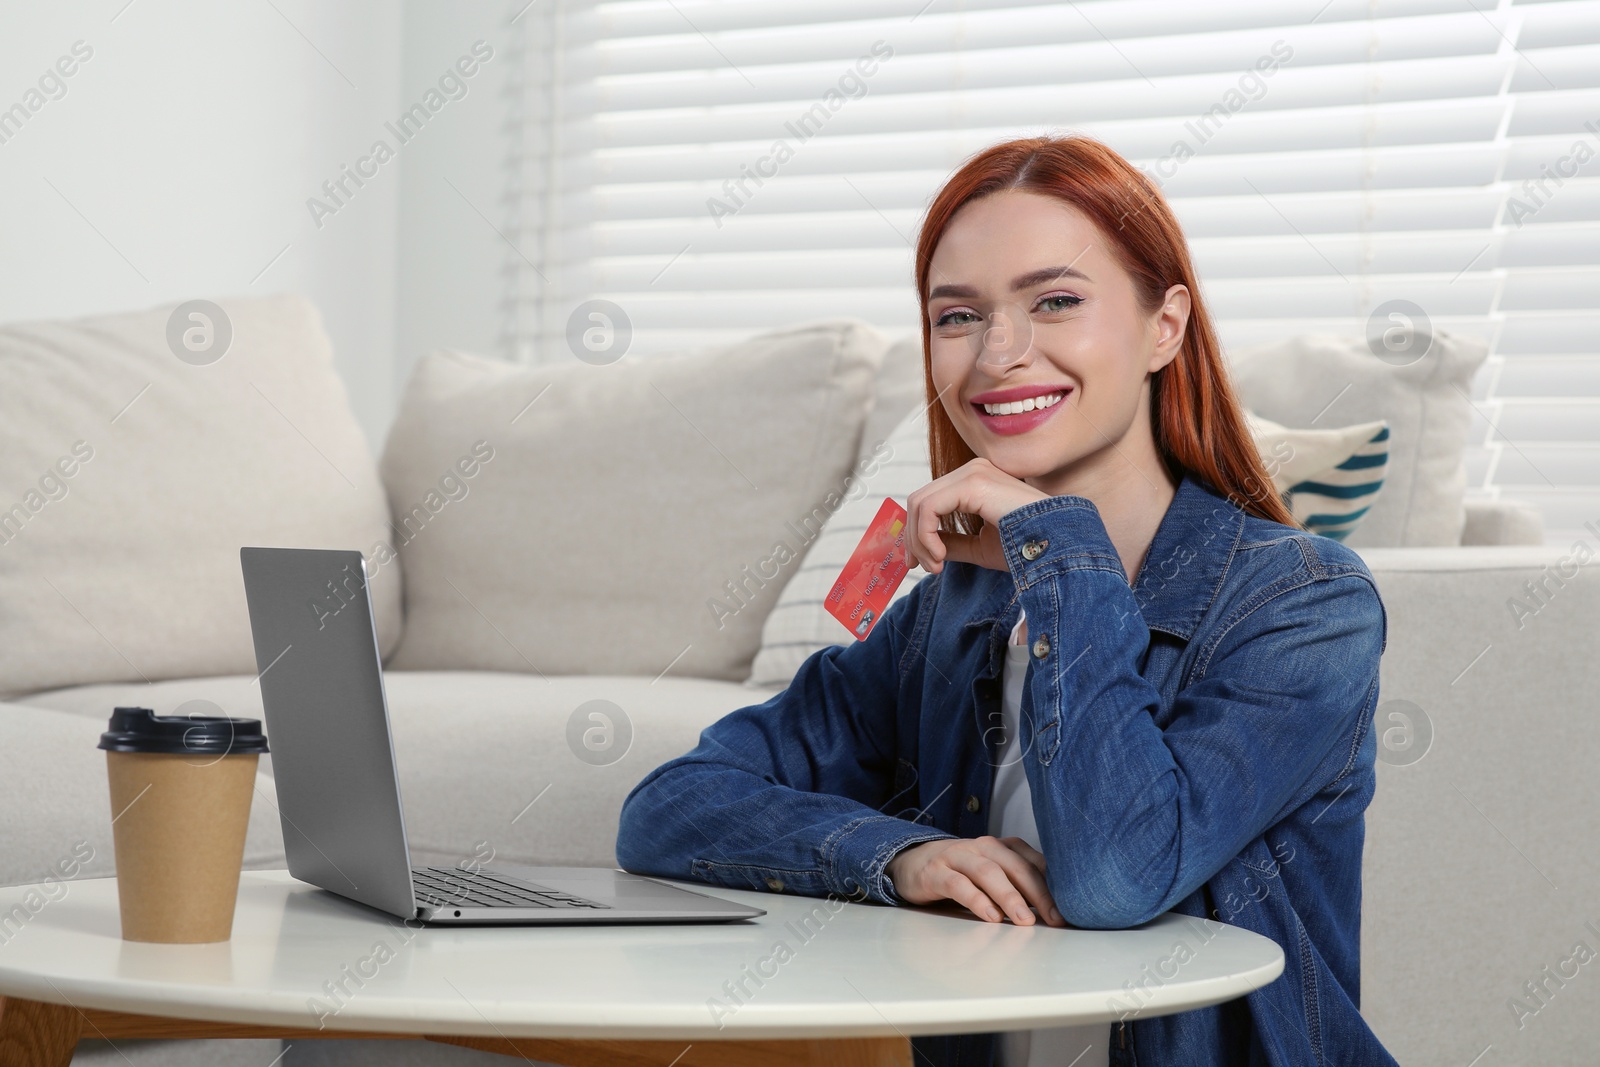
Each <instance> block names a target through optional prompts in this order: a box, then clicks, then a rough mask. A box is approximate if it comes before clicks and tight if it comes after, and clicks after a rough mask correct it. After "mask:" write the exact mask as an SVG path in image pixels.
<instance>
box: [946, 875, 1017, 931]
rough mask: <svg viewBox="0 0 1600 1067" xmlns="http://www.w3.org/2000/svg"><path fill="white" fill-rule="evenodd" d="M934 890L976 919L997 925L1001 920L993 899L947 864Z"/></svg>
mask: <svg viewBox="0 0 1600 1067" xmlns="http://www.w3.org/2000/svg"><path fill="white" fill-rule="evenodd" d="M935 889H936V890H937V891H938V892H939V893H940V894H942V895H943V896H944V897H946V898H948V899H950V900H953V901H955V902H956V903H957V904H960V905H961V906H962V907H964V908H966V909H967V910H968V911H970V912H972V914H974V915H976V916H977V917H978V918H980V919H983V920H985V921H986V922H992V923H997V922H999V921H1000V920H1001V918H1003V916H1002V915H1001V914H1000V909H999V908H998V907H997V906H996V905H995V902H994V899H993V898H992V897H990V896H989V894H988V893H986V892H985V891H983V890H982V889H979V888H978V887H977V885H976V884H974V883H973V881H972V879H970V878H968V877H967V876H966V875H965V874H963V873H961V871H959V870H957V869H956V868H954V867H952V866H950V865H949V864H945V865H944V869H943V871H941V872H940V875H939V884H938V885H937V886H936V887H935Z"/></svg>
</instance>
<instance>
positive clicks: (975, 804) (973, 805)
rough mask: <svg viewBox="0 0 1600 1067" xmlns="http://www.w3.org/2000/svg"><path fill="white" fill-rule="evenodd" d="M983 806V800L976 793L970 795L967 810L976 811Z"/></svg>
mask: <svg viewBox="0 0 1600 1067" xmlns="http://www.w3.org/2000/svg"><path fill="white" fill-rule="evenodd" d="M981 807H983V801H981V800H979V799H978V798H977V796H976V794H974V795H973V796H970V797H968V798H967V810H968V811H970V812H976V811H977V810H978V809H979V808H981Z"/></svg>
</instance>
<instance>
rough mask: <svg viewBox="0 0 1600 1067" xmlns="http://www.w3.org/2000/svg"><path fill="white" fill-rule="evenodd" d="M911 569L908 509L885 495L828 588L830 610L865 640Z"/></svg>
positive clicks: (857, 635)
mask: <svg viewBox="0 0 1600 1067" xmlns="http://www.w3.org/2000/svg"><path fill="white" fill-rule="evenodd" d="M908 569H909V568H908V566H907V564H906V509H905V508H903V507H901V506H900V504H899V503H898V502H897V501H896V500H895V499H894V498H893V497H885V498H884V501H883V504H882V505H881V506H880V507H879V508H878V514H877V515H875V516H874V517H873V519H872V522H870V523H868V524H867V532H866V533H865V534H863V535H862V537H861V543H860V544H858V545H856V550H855V551H854V552H852V553H850V562H849V563H846V564H845V566H844V570H842V571H840V572H839V578H838V580H837V581H835V582H834V583H833V588H832V589H830V590H829V591H828V602H827V605H826V607H827V609H828V614H830V615H832V616H833V617H834V618H836V619H838V620H839V621H840V622H841V623H843V624H844V626H845V629H847V630H849V631H850V632H851V633H853V634H855V635H856V640H858V641H865V640H866V639H867V635H868V634H870V633H871V632H872V628H873V627H874V626H876V625H877V624H878V620H879V619H880V618H882V617H883V612H884V609H885V608H887V607H888V606H889V601H890V599H891V598H893V596H894V591H895V590H896V589H898V588H900V583H901V582H902V581H903V580H905V576H906V571H907V570H908Z"/></svg>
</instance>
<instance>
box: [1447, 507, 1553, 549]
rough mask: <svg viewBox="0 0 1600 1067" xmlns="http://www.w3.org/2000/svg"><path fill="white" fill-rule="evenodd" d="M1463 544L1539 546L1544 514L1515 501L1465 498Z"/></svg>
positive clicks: (1542, 541)
mask: <svg viewBox="0 0 1600 1067" xmlns="http://www.w3.org/2000/svg"><path fill="white" fill-rule="evenodd" d="M1466 512H1467V519H1466V523H1465V525H1463V526H1462V527H1461V543H1462V544H1463V545H1542V544H1544V515H1543V514H1542V513H1541V512H1540V511H1539V509H1538V508H1536V507H1534V506H1533V505H1531V504H1524V503H1522V502H1521V501H1519V500H1471V499H1469V500H1467V501H1466Z"/></svg>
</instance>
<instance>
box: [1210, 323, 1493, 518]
mask: <svg viewBox="0 0 1600 1067" xmlns="http://www.w3.org/2000/svg"><path fill="white" fill-rule="evenodd" d="M1410 347H1411V350H1412V351H1414V352H1416V353H1421V354H1420V355H1416V356H1405V357H1403V358H1388V359H1386V358H1380V357H1379V356H1377V355H1375V354H1374V353H1373V351H1372V349H1371V348H1370V347H1369V346H1368V343H1367V341H1366V340H1364V339H1362V338H1359V337H1340V336H1333V335H1321V334H1315V335H1305V336H1300V337H1294V338H1291V339H1290V340H1287V341H1283V342H1279V343H1275V344H1269V345H1258V346H1255V347H1252V348H1246V349H1242V350H1240V351H1239V352H1237V353H1234V354H1233V356H1232V371H1233V379H1234V382H1235V384H1236V385H1237V387H1238V392H1239V397H1240V399H1241V400H1242V401H1243V402H1244V405H1245V406H1246V407H1248V408H1249V409H1250V410H1251V411H1253V412H1256V413H1257V414H1258V415H1261V416H1262V417H1264V418H1268V419H1271V420H1273V421H1274V422H1280V423H1282V424H1284V425H1285V426H1293V427H1300V428H1310V427H1321V426H1348V425H1350V424H1352V423H1363V422H1376V421H1378V420H1379V419H1382V420H1384V421H1386V422H1388V424H1389V432H1390V439H1389V468H1388V475H1387V479H1386V482H1385V485H1384V489H1383V493H1382V495H1381V496H1379V497H1378V498H1377V499H1376V500H1375V501H1374V502H1373V504H1372V510H1371V511H1369V512H1368V513H1367V514H1366V516H1365V517H1364V518H1363V519H1362V521H1361V525H1360V526H1359V527H1358V528H1357V529H1356V530H1354V531H1353V532H1352V533H1351V534H1350V536H1349V537H1348V538H1347V539H1346V542H1345V543H1346V544H1349V545H1350V546H1351V547H1356V548H1365V547H1368V546H1373V547H1378V546H1428V545H1434V546H1439V545H1459V544H1460V543H1461V531H1462V526H1463V524H1464V523H1465V521H1466V517H1465V512H1464V510H1463V507H1462V500H1463V497H1464V495H1465V492H1466V484H1467V475H1466V466H1465V463H1464V456H1465V452H1466V443H1467V431H1468V429H1469V427H1470V424H1471V422H1472V418H1473V413H1472V402H1471V400H1470V399H1469V398H1470V397H1471V393H1472V376H1473V374H1475V373H1476V372H1477V369H1478V367H1479V366H1480V365H1482V363H1483V361H1484V358H1485V356H1487V354H1488V345H1487V344H1486V343H1485V342H1484V341H1482V340H1480V339H1479V338H1476V337H1465V336H1458V335H1455V334H1451V333H1448V332H1446V331H1444V330H1434V331H1432V332H1431V333H1426V334H1425V333H1422V332H1420V331H1419V332H1417V333H1416V334H1414V335H1413V336H1412V338H1411V346H1410Z"/></svg>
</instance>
